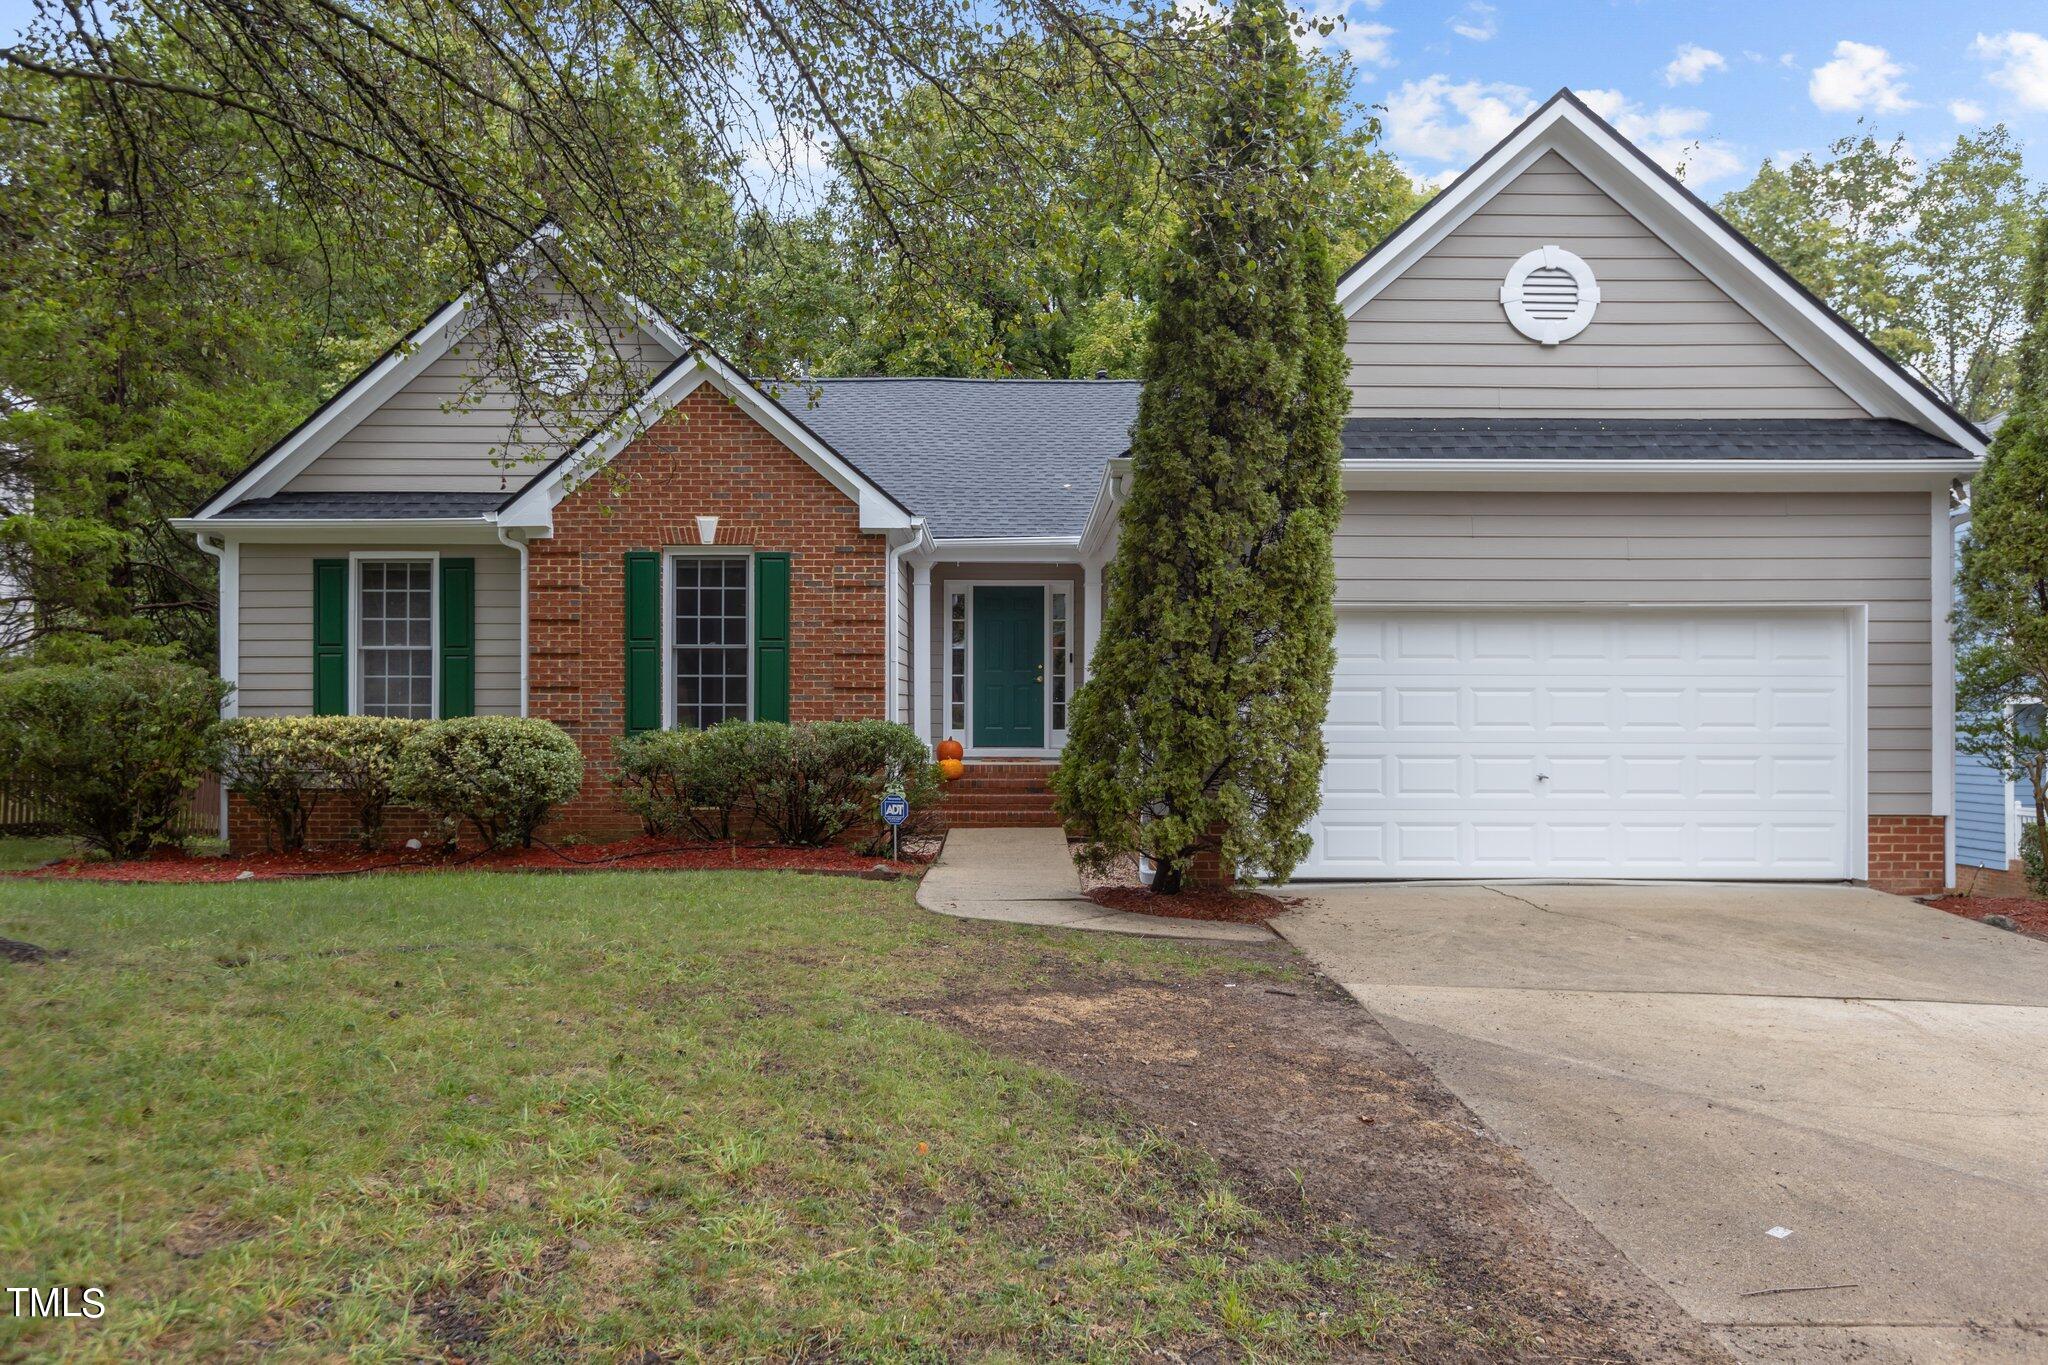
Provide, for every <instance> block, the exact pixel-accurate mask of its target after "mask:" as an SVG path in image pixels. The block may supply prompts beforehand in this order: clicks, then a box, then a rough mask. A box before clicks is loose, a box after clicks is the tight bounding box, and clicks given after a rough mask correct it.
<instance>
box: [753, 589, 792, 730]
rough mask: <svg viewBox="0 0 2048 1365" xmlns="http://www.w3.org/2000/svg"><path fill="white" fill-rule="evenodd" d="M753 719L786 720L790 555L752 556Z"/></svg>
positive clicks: (787, 711) (787, 707) (787, 702)
mask: <svg viewBox="0 0 2048 1365" xmlns="http://www.w3.org/2000/svg"><path fill="white" fill-rule="evenodd" d="M754 719H755V720H780V721H786V720H788V719H789V556H788V555H787V554H781V553H770V552H766V551H764V552H762V553H760V554H757V555H755V556H754Z"/></svg>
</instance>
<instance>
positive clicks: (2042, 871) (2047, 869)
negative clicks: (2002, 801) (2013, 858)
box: [2020, 820, 2048, 896]
mask: <svg viewBox="0 0 2048 1365" xmlns="http://www.w3.org/2000/svg"><path fill="white" fill-rule="evenodd" d="M2020 866H2021V867H2022V868H2024V869H2025V870H2026V875H2027V890H2029V891H2031V892H2033V893H2034V894H2035V895H2037V896H2048V858H2043V857H2042V856H2041V827H2040V826H2039V825H2037V824H2035V823H2034V822H2033V821H2031V820H2029V821H2028V822H2027V823H2026V824H2025V825H2022V826H2021V827H2020Z"/></svg>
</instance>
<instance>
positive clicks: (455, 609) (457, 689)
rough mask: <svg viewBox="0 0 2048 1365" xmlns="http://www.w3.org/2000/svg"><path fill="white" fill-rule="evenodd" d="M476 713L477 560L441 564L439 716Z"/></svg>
mask: <svg viewBox="0 0 2048 1365" xmlns="http://www.w3.org/2000/svg"><path fill="white" fill-rule="evenodd" d="M475 714H476V561H475V560H474V559H443V560H442V561H441V716H442V718H443V719H446V718H447V717H449V716H473V715H475Z"/></svg>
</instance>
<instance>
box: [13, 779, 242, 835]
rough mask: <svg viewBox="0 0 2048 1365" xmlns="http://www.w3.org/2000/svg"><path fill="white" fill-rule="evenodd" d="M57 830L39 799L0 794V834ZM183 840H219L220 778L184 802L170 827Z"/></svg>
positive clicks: (201, 786) (195, 790) (30, 795)
mask: <svg viewBox="0 0 2048 1365" xmlns="http://www.w3.org/2000/svg"><path fill="white" fill-rule="evenodd" d="M55 828H56V821H55V820H53V819H52V818H51V816H50V810H49V807H48V806H47V805H46V804H45V803H44V801H43V799H42V797H40V796H38V795H36V794H34V793H30V792H0V834H41V833H45V832H47V831H50V830H53V829H55ZM172 828H173V829H174V830H175V831H176V832H177V834H178V835H179V836H180V837H182V838H187V839H218V838H220V837H221V831H220V778H219V777H217V776H209V777H207V778H206V779H205V780H203V781H202V782H200V784H199V785H198V786H196V787H194V788H193V789H192V794H191V795H190V796H188V797H186V798H185V809H184V810H183V811H182V812H180V813H179V816H178V822H177V824H176V825H174V826H173V827H172Z"/></svg>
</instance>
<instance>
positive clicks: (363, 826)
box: [221, 716, 426, 851]
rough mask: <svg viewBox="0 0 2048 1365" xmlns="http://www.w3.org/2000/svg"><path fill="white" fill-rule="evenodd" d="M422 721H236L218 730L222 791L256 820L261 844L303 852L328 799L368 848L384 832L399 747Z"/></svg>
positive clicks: (268, 718) (371, 718) (335, 718)
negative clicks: (350, 819)
mask: <svg viewBox="0 0 2048 1365" xmlns="http://www.w3.org/2000/svg"><path fill="white" fill-rule="evenodd" d="M425 723H426V722H424V721H417V720H397V719H392V718H390V717H385V716H244V717H239V718H237V719H235V720H231V721H228V722H227V723H226V724H225V725H224V726H223V727H222V736H223V738H224V739H225V741H226V757H225V759H224V761H223V763H222V768H221V771H222V776H223V777H224V779H225V780H226V782H227V784H228V790H229V791H231V792H233V793H235V795H237V796H239V797H241V798H242V799H243V800H244V801H247V802H248V803H249V805H250V806H251V807H252V808H253V809H254V810H255V811H256V812H257V814H259V815H260V816H262V817H263V823H264V839H265V842H266V843H268V844H270V845H271V846H272V847H274V848H281V849H284V850H286V851H292V850H295V849H299V848H303V847H305V843H306V831H307V828H308V827H309V826H310V824H311V823H312V819H313V812H314V811H315V810H317V809H318V808H319V806H320V803H321V802H322V801H323V800H324V799H326V798H327V797H328V796H330V795H331V796H334V797H335V798H337V799H339V800H340V801H341V803H342V804H343V805H344V806H345V807H346V808H347V809H348V811H349V814H350V815H351V816H353V817H354V820H355V828H356V839H357V841H358V842H359V843H361V844H362V845H363V846H364V847H365V848H368V847H373V846H374V845H375V844H376V843H377V841H378V838H379V836H380V835H381V834H382V833H383V829H384V808H385V807H386V806H387V805H389V804H390V802H391V780H392V774H393V772H394V771H395V770H396V768H397V766H398V752H399V749H400V748H401V746H403V745H404V743H405V741H406V740H407V739H408V738H409V737H411V736H412V735H414V734H416V733H417V732H418V731H419V729H420V727H421V726H422V725H424V724H425Z"/></svg>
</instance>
